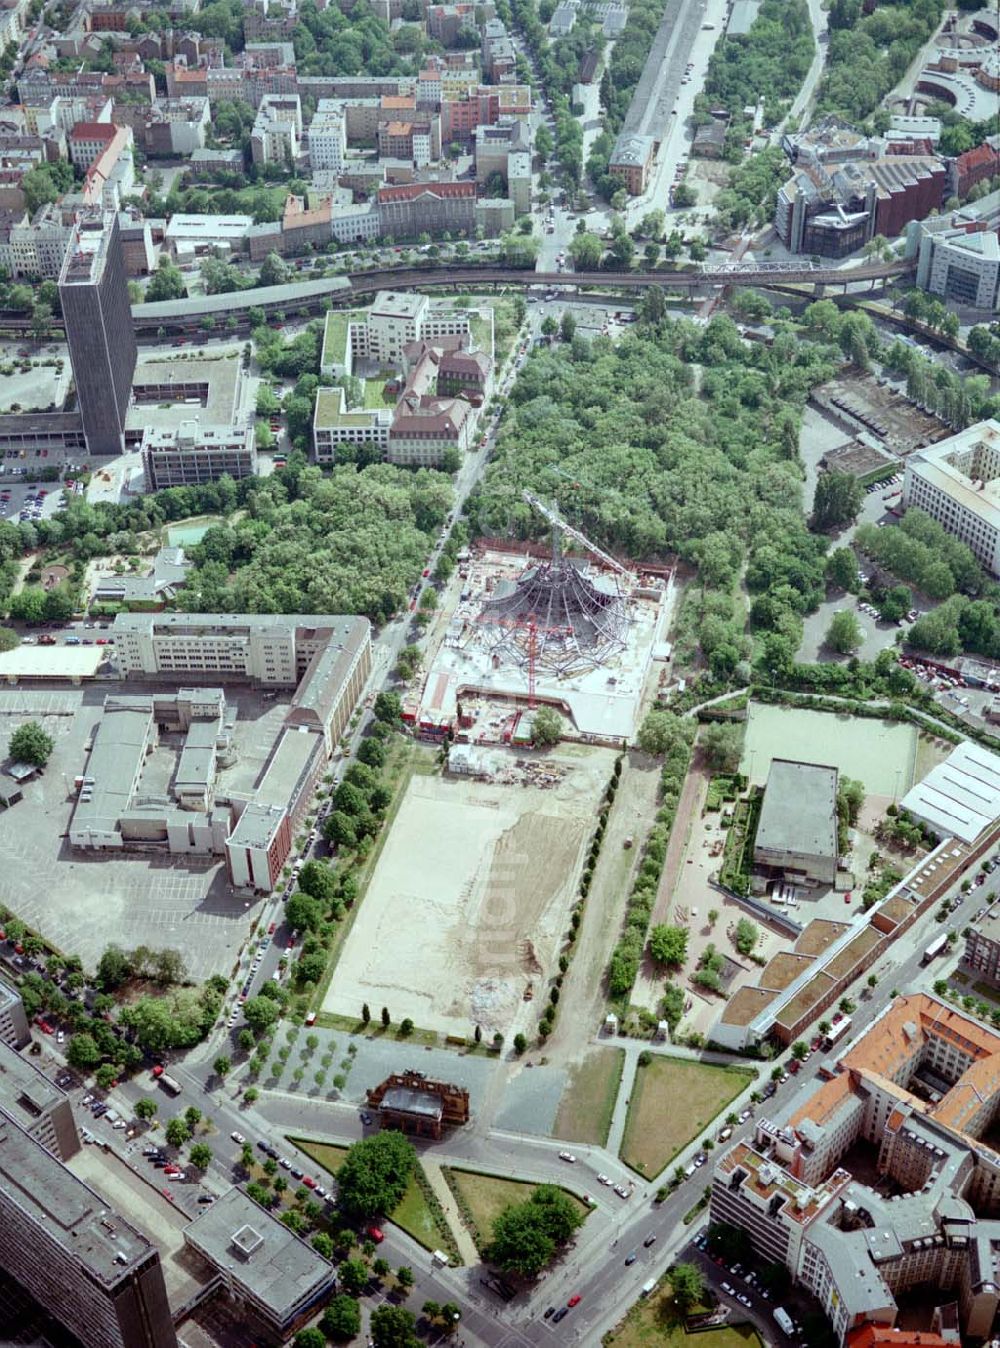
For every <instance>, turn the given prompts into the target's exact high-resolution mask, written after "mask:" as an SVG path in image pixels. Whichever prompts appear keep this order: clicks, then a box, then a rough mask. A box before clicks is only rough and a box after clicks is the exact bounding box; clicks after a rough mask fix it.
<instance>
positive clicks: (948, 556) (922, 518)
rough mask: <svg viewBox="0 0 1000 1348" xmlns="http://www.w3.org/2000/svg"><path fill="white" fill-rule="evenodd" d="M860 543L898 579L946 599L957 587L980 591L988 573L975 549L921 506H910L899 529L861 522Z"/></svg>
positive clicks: (858, 536)
mask: <svg viewBox="0 0 1000 1348" xmlns="http://www.w3.org/2000/svg"><path fill="white" fill-rule="evenodd" d="M856 540H857V544H858V547H860V548H861V549H862V551H863V552H865V553H866V554H867V555H868V556H870V557H872V558H873V559H874V560H875V561H876V562H877V563H878V564H879V566H881V567H884V568H885V570H886V571H888V572H891V574H892V575H894V576H896V577H897V578H898V579H899V580H907V581H909V582H910V583H911V584H912V585H915V586H916V588H917V589H918V590H920V591H921V592H922V593H923V594H925V595H927V597H928V599H946V598H947V597H948V596H949V595H952V594H954V593H955V591H956V590H963V591H965V592H966V593H968V594H972V595H977V594H979V593H981V592H982V589H983V587H984V585H985V577H984V575H983V572H982V568H981V567H980V565H979V563H978V561H977V560H976V558H975V556H974V554H973V552H972V550H971V549H970V548H969V547H967V546H966V544H964V543H962V542H961V541H960V540H959V539H957V538H956V537H955V536H954V534H950V533H948V532H946V530H945V529H943V528H942V527H941V525H940V524H938V523H937V522H936V521H935V520H932V519H931V517H930V516H929V515H928V514H927V513H926V511H923V510H919V509H916V508H914V509H910V510H908V511H907V512H906V514H905V515H904V516H903V518H902V519H901V520H900V523H899V527H898V528H896V529H879V528H878V527H877V526H876V525H874V524H862V525H861V526H860V527H859V529H858V531H857V534H856Z"/></svg>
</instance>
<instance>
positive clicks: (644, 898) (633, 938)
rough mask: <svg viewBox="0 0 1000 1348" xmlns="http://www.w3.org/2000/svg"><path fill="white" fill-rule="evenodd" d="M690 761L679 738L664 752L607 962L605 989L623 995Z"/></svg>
mask: <svg viewBox="0 0 1000 1348" xmlns="http://www.w3.org/2000/svg"><path fill="white" fill-rule="evenodd" d="M690 761H691V745H690V744H689V743H688V742H687V741H685V740H682V741H680V742H678V743H675V744H673V745H672V746H671V747H670V749H668V751H667V755H666V761H665V762H664V764H663V771H662V772H661V774H660V808H659V809H658V810H657V812H656V819H655V821H654V824H653V827H652V828H651V829H650V831H649V836H648V837H647V838H646V844H645V847H644V848H643V853H642V862H641V864H640V866H639V870H638V872H637V874H636V878H635V883H634V884H633V886H632V892H631V894H630V895H629V897H628V903H627V904H626V908H625V928H624V930H623V932H622V934H621V936H620V937H619V940H618V944H617V945H616V946H615V949H614V953H613V954H612V956H611V962H610V964H609V965H608V992H609V994H610V995H611V996H612V997H616V998H618V997H625V996H627V995H628V993H629V992H630V991H631V989H632V984H633V983H634V982H635V978H636V974H637V973H638V972H639V962H640V960H641V959H642V952H643V948H644V946H645V944H646V932H647V930H648V929H649V920H650V918H651V917H652V915H653V906H654V905H655V903H656V891H657V890H658V888H659V885H660V877H661V875H662V874H663V863H664V862H665V861H666V858H667V846H668V844H669V842H670V832H671V830H672V828H673V826H674V818H675V817H676V814H677V806H678V804H679V803H680V798H681V791H682V790H683V789H684V778H685V776H686V775H687V770H688V764H689V762H690Z"/></svg>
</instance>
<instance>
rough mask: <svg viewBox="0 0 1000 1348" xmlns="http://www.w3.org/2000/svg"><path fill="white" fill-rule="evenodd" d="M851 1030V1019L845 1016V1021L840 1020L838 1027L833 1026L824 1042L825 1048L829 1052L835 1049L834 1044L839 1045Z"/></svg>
mask: <svg viewBox="0 0 1000 1348" xmlns="http://www.w3.org/2000/svg"><path fill="white" fill-rule="evenodd" d="M850 1028H851V1022H850V1018H849V1017H847V1016H845V1017H844V1019H843V1020H838V1021H837V1023H836V1025H833V1026H831V1028H830V1032H829V1034H828V1035H827V1036H826V1038H825V1039H824V1040H823V1047H824V1048H825V1049H827V1050H829V1049H831V1048H833V1046H834V1044H839V1043H840V1041H841V1039H843V1037H844V1035H845V1034H846V1033H847V1031H848V1030H849V1029H850Z"/></svg>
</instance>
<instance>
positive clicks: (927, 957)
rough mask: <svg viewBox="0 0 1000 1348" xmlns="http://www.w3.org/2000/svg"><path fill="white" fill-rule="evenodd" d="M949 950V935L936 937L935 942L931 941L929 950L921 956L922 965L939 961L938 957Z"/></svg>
mask: <svg viewBox="0 0 1000 1348" xmlns="http://www.w3.org/2000/svg"><path fill="white" fill-rule="evenodd" d="M947 948H948V937H947V934H945V935H942V936H935V938H934V940H933V941H931V943H930V945H929V946H928V947H927V949H926V950H925V951H924V953H923V955H922V956H921V959H920V963H921V964H930V962H931V960H934V959H937V957H938V955H941V954H943V953H944V951H945V950H947Z"/></svg>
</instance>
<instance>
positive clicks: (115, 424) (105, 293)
mask: <svg viewBox="0 0 1000 1348" xmlns="http://www.w3.org/2000/svg"><path fill="white" fill-rule="evenodd" d="M59 299H60V301H61V303H62V311H63V319H64V321H65V324H66V341H67V342H68V344H69V358H70V362H71V363H72V366H73V379H74V381H75V383H76V396H77V401H78V403H79V406H80V414H81V416H82V418H83V433H84V435H85V436H86V440H87V449H88V451H89V452H90V453H91V454H120V453H121V451H122V449H123V448H124V431H125V414H126V412H127V410H128V403H129V396H130V394H131V391H132V375H133V373H134V372H135V362H136V345H135V332H134V330H133V327H132V310H131V306H130V305H129V298H128V282H127V280H126V277H125V257H124V254H123V252H122V245H121V239H120V237H119V232H118V217H117V215H116V214H115V213H114V212H113V211H107V212H95V213H94V214H92V215H90V216H86V217H84V218H83V219H82V220H81V221H80V222H79V224H78V225H77V226H76V229H75V230H74V233H73V237H72V239H71V240H70V245H69V248H68V250H67V252H66V259H65V261H64V262H63V266H62V271H61V273H60V275H59Z"/></svg>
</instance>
